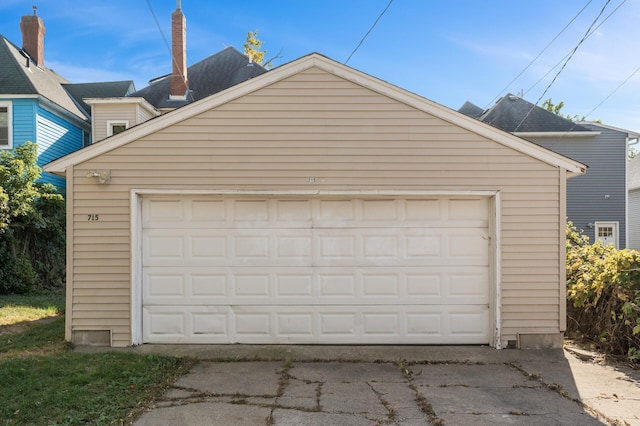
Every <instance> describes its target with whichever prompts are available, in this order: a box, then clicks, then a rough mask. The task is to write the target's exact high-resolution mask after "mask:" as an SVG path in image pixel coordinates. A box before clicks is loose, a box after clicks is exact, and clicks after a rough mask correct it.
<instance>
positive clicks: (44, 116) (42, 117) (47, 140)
mask: <svg viewBox="0 0 640 426" xmlns="http://www.w3.org/2000/svg"><path fill="white" fill-rule="evenodd" d="M36 123H37V135H38V140H37V142H38V165H40V166H41V167H42V166H44V165H45V164H47V163H49V162H51V161H53V160H56V159H58V158H60V157H62V156H64V155H67V154H70V153H72V152H74V151H77V150H79V149H80V148H82V129H81V128H79V127H76V126H75V125H73V124H71V123H69V122H68V121H66V120H64V119H62V118H60V117H58V116H57V115H55V114H53V113H52V112H50V111H49V110H47V109H45V108H43V107H42V106H40V105H38V107H37V119H36ZM40 181H41V182H44V183H51V184H53V185H55V186H57V187H58V188H60V189H61V190H64V188H65V180H64V179H63V178H61V177H59V176H56V175H52V174H50V173H43V174H42V177H41V178H40Z"/></svg>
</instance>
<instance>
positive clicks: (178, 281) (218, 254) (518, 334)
mask: <svg viewBox="0 0 640 426" xmlns="http://www.w3.org/2000/svg"><path fill="white" fill-rule="evenodd" d="M584 168H585V166H583V165H582V164H579V163H576V162H574V161H572V160H570V159H567V158H564V157H562V156H559V155H557V154H555V153H552V152H550V151H547V150H545V149H543V148H541V147H539V146H536V145H533V144H531V143H529V142H527V141H525V140H523V139H520V138H518V137H515V136H512V135H510V134H508V133H504V132H502V131H500V130H497V129H494V128H492V127H490V126H487V125H485V124H483V123H480V122H477V121H475V120H473V119H470V118H468V117H466V116H463V115H461V114H459V113H457V112H455V111H452V110H450V109H448V108H445V107H443V106H440V105H437V104H435V103H433V102H431V101H428V100H426V99H424V98H421V97H419V96H416V95H414V94H411V93H409V92H406V91H404V90H402V89H399V88H397V87H395V86H392V85H389V84H387V83H385V82H383V81H380V80H377V79H375V78H373V77H370V76H368V75H365V74H363V73H360V72H358V71H356V70H354V69H351V68H348V67H345V66H343V65H340V64H338V63H336V62H334V61H332V60H330V59H327V58H325V57H323V56H320V55H317V54H312V55H309V56H306V57H303V58H301V59H299V60H297V61H294V62H291V63H289V64H286V65H283V66H281V67H278V68H276V69H274V70H272V71H269V72H268V73H266V74H263V75H261V76H259V77H256V78H254V79H252V80H249V81H247V82H245V83H241V84H239V85H237V86H234V87H232V88H231V89H228V90H226V91H223V92H220V93H218V94H216V95H213V96H211V97H209V98H206V99H203V100H201V101H199V102H196V103H194V104H191V105H188V106H185V107H183V108H180V109H178V110H175V111H173V112H170V113H167V114H165V115H163V116H160V117H157V118H155V119H153V120H150V121H148V122H146V123H143V124H141V125H138V126H136V127H134V128H131V129H129V130H127V131H125V132H123V133H121V134H118V135H116V136H113V137H111V138H108V139H106V140H104V141H102V142H100V143H97V144H94V145H91V146H89V147H87V148H85V149H83V150H81V151H78V152H76V153H73V154H71V155H68V156H66V157H64V158H62V159H60V160H57V161H55V162H53V163H51V164H49V165H47V166H46V167H45V170H46V171H48V172H53V173H58V174H60V175H62V176H65V177H66V178H67V206H68V217H69V220H68V230H67V232H68V258H67V262H68V271H67V293H68V297H67V304H68V306H67V325H66V338H67V339H68V340H70V341H72V342H75V343H81V344H108V345H112V346H127V345H137V344H143V343H176V344H180V343H201V344H213V343H216V344H218V343H256V344H270V343H274V344H287V343H291V344H309V343H312V344H489V345H492V346H494V347H496V348H501V347H504V346H506V345H508V344H512V345H513V344H519V345H522V346H526V345H532V344H534V345H541V344H545V345H557V344H560V343H561V336H562V332H563V331H564V328H565V312H564V308H565V290H564V257H563V256H564V223H565V182H566V179H567V178H568V177H570V176H571V175H575V174H580V173H583V172H584Z"/></svg>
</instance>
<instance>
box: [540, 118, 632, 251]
mask: <svg viewBox="0 0 640 426" xmlns="http://www.w3.org/2000/svg"><path fill="white" fill-rule="evenodd" d="M591 127H592V130H594V131H600V132H601V134H600V135H598V136H595V137H593V138H571V137H568V138H562V139H561V138H558V139H551V138H539V139H538V138H528V139H529V140H530V141H531V142H534V143H536V144H538V145H541V146H543V147H545V148H548V149H550V150H552V151H555V152H557V153H558V154H562V155H565V156H567V157H569V158H572V159H574V160H577V161H579V162H581V163H583V164H586V165H587V166H588V167H589V168H588V169H587V173H585V174H584V175H581V176H577V177H574V178H571V179H569V180H568V181H567V216H568V218H569V220H570V221H572V222H573V224H574V225H575V226H576V227H577V228H578V229H582V230H583V231H584V233H585V235H587V236H588V237H589V240H590V241H592V242H593V241H594V239H595V235H594V229H591V228H589V227H588V226H587V224H589V223H593V222H596V221H598V222H618V223H619V225H618V232H619V237H620V241H619V242H620V245H619V248H625V247H627V235H626V208H627V207H626V197H627V188H626V162H627V135H626V134H625V133H621V132H617V131H614V130H609V129H606V128H602V127H598V126H595V125H594V126H591Z"/></svg>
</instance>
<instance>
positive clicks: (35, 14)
mask: <svg viewBox="0 0 640 426" xmlns="http://www.w3.org/2000/svg"><path fill="white" fill-rule="evenodd" d="M31 7H33V16H37V15H38V6H36V5H35V4H34V5H33V6H31Z"/></svg>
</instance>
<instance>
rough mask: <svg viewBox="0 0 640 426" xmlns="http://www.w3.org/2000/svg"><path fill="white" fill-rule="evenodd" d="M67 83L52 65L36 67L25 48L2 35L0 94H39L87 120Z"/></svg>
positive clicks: (0, 45)
mask: <svg viewBox="0 0 640 426" xmlns="http://www.w3.org/2000/svg"><path fill="white" fill-rule="evenodd" d="M65 83H69V82H68V81H66V80H65V79H64V78H62V77H61V76H59V75H58V74H56V73H55V72H54V71H53V70H51V69H49V68H46V67H39V66H36V65H35V63H34V62H33V61H31V60H30V59H29V57H28V55H27V54H26V53H22V49H20V48H18V47H17V46H15V45H14V44H13V43H11V42H10V41H9V40H7V39H6V38H5V37H3V36H2V35H0V96H2V95H9V96H11V95H19V96H24V95H34V96H37V95H39V96H42V97H44V98H47V99H48V100H49V101H51V102H53V103H54V104H56V105H58V106H60V107H62V108H63V109H65V110H67V111H69V113H71V114H72V115H75V116H76V117H78V118H80V119H82V120H83V121H86V120H87V114H85V112H84V111H83V110H82V109H81V108H79V107H78V105H76V103H75V101H74V99H73V98H71V96H70V95H69V94H68V93H67V92H66V91H65V90H64V88H63V87H62V84H65Z"/></svg>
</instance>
